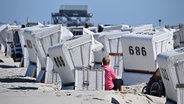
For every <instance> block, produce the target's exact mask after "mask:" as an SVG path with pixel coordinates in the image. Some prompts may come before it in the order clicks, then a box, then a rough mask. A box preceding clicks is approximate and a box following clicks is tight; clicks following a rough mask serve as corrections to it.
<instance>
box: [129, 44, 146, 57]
mask: <svg viewBox="0 0 184 104" xmlns="http://www.w3.org/2000/svg"><path fill="white" fill-rule="evenodd" d="M129 53H130V55H134V54H135V55H143V56H146V54H147V52H146V48H145V47H138V46H135V47H133V46H129Z"/></svg>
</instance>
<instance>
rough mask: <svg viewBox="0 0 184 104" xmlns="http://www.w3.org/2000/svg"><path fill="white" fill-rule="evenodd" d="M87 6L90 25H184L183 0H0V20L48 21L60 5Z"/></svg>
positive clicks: (21, 22) (4, 21) (9, 21)
mask: <svg viewBox="0 0 184 104" xmlns="http://www.w3.org/2000/svg"><path fill="white" fill-rule="evenodd" d="M67 4H68V5H88V7H89V11H90V12H91V13H93V18H92V19H91V21H92V22H93V23H94V24H99V23H100V24H129V25H141V24H147V23H151V24H153V25H155V26H157V25H158V19H162V25H177V24H179V23H182V24H184V6H183V5H184V0H0V22H3V23H12V22H13V21H18V23H20V24H25V23H26V18H27V17H29V18H30V21H34V22H41V23H43V21H45V22H48V21H49V22H50V21H51V12H59V7H60V5H67Z"/></svg>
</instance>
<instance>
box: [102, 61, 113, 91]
mask: <svg viewBox="0 0 184 104" xmlns="http://www.w3.org/2000/svg"><path fill="white" fill-rule="evenodd" d="M102 68H103V69H104V70H105V90H111V89H112V88H113V87H114V84H113V82H112V79H115V78H116V75H115V74H114V70H113V69H112V68H111V67H109V66H108V65H103V66H102Z"/></svg>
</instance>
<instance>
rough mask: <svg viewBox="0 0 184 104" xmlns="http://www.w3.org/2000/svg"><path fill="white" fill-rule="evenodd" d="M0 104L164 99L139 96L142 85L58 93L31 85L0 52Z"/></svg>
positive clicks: (145, 103)
mask: <svg viewBox="0 0 184 104" xmlns="http://www.w3.org/2000/svg"><path fill="white" fill-rule="evenodd" d="M0 61H3V62H0V101H1V104H42V103H43V104H165V103H166V98H165V97H155V96H150V95H146V94H141V90H142V88H143V87H144V86H145V83H146V82H145V83H141V84H137V85H132V86H124V91H123V92H119V91H76V90H60V89H59V88H58V87H57V85H54V84H44V83H37V82H35V80H36V79H35V78H31V77H26V76H25V72H26V68H20V67H18V66H19V63H18V62H16V63H15V62H13V60H12V59H11V58H7V57H5V56H4V54H3V53H2V52H1V53H0Z"/></svg>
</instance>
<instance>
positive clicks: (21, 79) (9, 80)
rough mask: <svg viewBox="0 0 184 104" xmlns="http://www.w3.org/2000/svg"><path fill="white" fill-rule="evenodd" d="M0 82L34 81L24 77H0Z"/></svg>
mask: <svg viewBox="0 0 184 104" xmlns="http://www.w3.org/2000/svg"><path fill="white" fill-rule="evenodd" d="M0 82H4V83H13V82H36V81H35V80H34V79H25V78H23V77H22V78H21V77H20V78H0Z"/></svg>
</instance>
